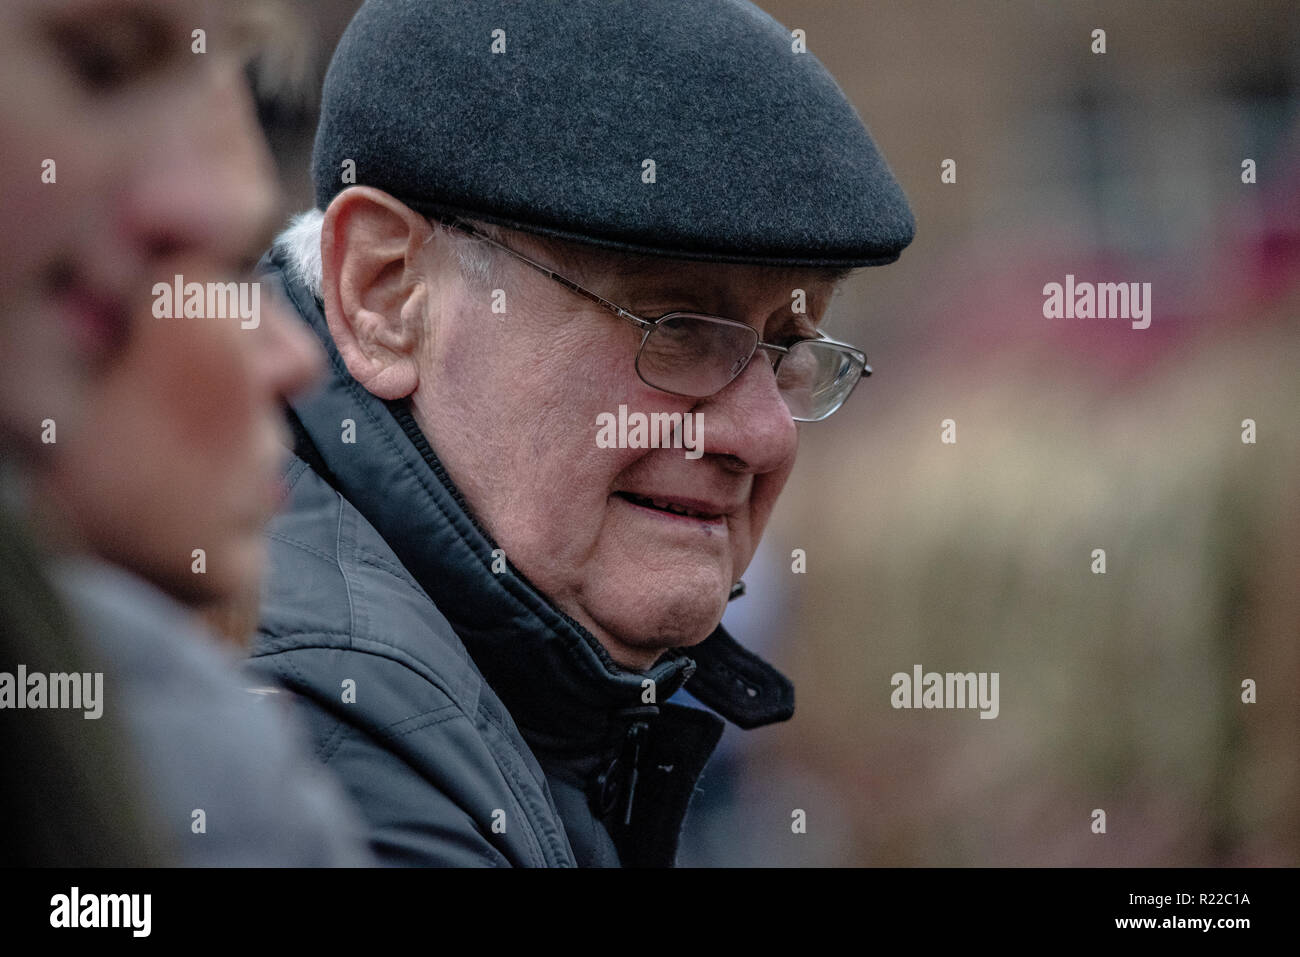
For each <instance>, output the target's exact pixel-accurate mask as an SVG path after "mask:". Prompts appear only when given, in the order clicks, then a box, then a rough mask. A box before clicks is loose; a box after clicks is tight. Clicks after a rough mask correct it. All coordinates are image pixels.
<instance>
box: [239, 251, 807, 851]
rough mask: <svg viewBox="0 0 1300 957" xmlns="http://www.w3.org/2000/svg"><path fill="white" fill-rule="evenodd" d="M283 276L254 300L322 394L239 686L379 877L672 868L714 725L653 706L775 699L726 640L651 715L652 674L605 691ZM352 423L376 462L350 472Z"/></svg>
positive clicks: (760, 708) (368, 459)
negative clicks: (282, 325)
mask: <svg viewBox="0 0 1300 957" xmlns="http://www.w3.org/2000/svg"><path fill="white" fill-rule="evenodd" d="M284 264H285V263H284V259H283V258H282V254H281V253H280V252H279V251H273V252H272V254H271V255H270V259H269V260H264V261H263V265H264V267H265V268H266V270H267V271H266V273H265V275H264V282H266V283H268V284H270V285H272V286H275V285H278V284H284V286H285V288H286V291H287V292H288V295H289V298H290V300H291V301H292V302H293V304H294V305H295V306H296V308H297V309H298V311H299V313H300V314H301V315H302V316H303V317H304V319H306V320H307V321H308V322H309V323H310V324H311V325H312V327H313V328H314V329H315V330H316V332H317V334H318V335H319V336H320V337H321V339H322V341H323V342H324V343H325V344H326V348H327V351H328V352H329V354H330V370H331V375H330V379H329V381H328V383H327V385H326V388H325V389H324V390H323V392H320V393H315V394H312V395H310V396H308V397H306V398H304V399H302V400H294V401H292V403H291V405H292V409H293V418H294V420H295V431H296V448H295V453H296V456H297V460H296V461H294V462H293V464H292V465H291V467H290V469H289V472H288V479H287V481H288V483H289V484H290V487H291V504H290V506H289V508H288V510H287V511H286V512H284V513H282V514H281V515H279V516H277V518H276V519H275V520H273V522H272V525H271V539H272V548H271V573H270V578H269V582H268V585H267V588H266V590H265V593H264V604H263V610H262V624H261V628H260V632H259V635H258V637H257V639H256V640H255V642H254V646H253V649H252V656H253V657H252V660H251V667H252V668H253V669H255V670H256V671H257V672H259V673H262V674H265V675H267V676H268V677H271V678H273V679H275V680H278V681H280V682H282V683H283V684H285V685H286V686H287V687H288V688H290V689H291V690H292V691H295V692H297V693H298V695H300V698H301V701H302V704H303V706H304V711H305V713H306V714H307V716H308V720H309V723H310V725H311V728H312V733H313V737H314V738H315V740H316V742H317V746H318V747H317V754H318V756H319V757H320V758H321V760H323V761H324V762H326V764H327V765H328V766H329V767H330V768H331V769H333V770H334V771H335V772H336V773H337V774H338V775H339V776H340V777H341V779H342V780H343V782H344V783H345V784H346V786H347V788H348V790H349V791H350V792H351V794H352V796H353V797H354V798H355V799H356V801H357V804H358V806H359V807H360V808H361V809H362V813H363V814H364V815H365V816H366V818H367V821H368V823H369V825H370V828H371V843H372V847H373V848H374V849H375V851H376V853H377V854H378V855H379V857H380V859H381V860H382V861H385V862H388V863H395V864H436V865H449V866H476V865H480V866H481V865H487V866H507V865H514V866H571V865H574V864H577V865H580V866H619V865H626V866H638V865H644V866H667V865H671V864H673V863H674V862H675V858H676V852H677V845H678V838H679V834H680V831H681V827H682V821H683V818H684V815H685V813H686V809H687V804H688V803H689V801H690V799H691V795H692V793H693V791H694V790H695V787H696V782H697V780H698V778H699V776H700V773H701V771H702V769H703V767H704V764H705V762H706V761H707V760H708V758H709V756H710V754H711V753H712V751H713V749H714V747H715V745H716V744H717V741H718V738H719V736H720V735H721V732H722V728H723V722H722V720H721V719H720V718H719V717H718V716H717V715H716V714H713V713H711V712H709V711H704V710H702V709H699V708H692V707H687V706H684V705H678V704H675V703H670V702H667V701H666V699H667V698H668V697H669V696H670V695H672V694H673V693H674V692H675V691H676V690H677V689H678V688H680V687H681V686H682V685H683V684H684V683H685V681H686V680H687V679H688V678H690V677H691V676H692V675H694V680H693V681H692V683H691V692H692V693H693V694H694V695H695V696H696V697H697V698H699V699H700V700H701V701H704V702H705V703H707V704H708V705H709V706H710V707H711V708H713V709H714V710H715V711H717V712H718V713H720V714H723V715H724V716H725V717H727V718H730V719H731V720H733V721H735V722H736V723H737V724H740V725H741V726H743V727H753V726H756V725H759V724H763V723H767V722H770V721H772V720H779V719H780V718H782V717H784V716H785V712H784V711H783V710H782V709H784V708H786V707H787V706H788V701H787V699H786V697H785V695H783V694H782V693H781V692H780V689H778V688H776V687H774V685H775V684H777V683H780V682H782V681H783V680H784V679H782V678H781V677H780V675H779V674H778V673H777V672H775V671H774V670H773V669H772V668H771V667H770V666H769V665H767V664H765V663H763V662H762V661H761V660H760V659H758V658H757V657H756V656H755V655H753V654H752V653H750V652H748V651H746V650H745V649H743V648H742V647H741V646H740V645H739V644H737V643H736V642H735V641H734V640H733V639H732V638H731V637H730V636H729V635H728V634H727V633H726V632H725V631H724V630H723V629H722V628H721V627H719V628H718V629H717V631H715V632H714V634H713V635H711V636H710V638H709V639H708V640H707V641H706V642H705V643H703V644H702V645H699V646H697V647H695V648H692V649H690V651H691V655H690V657H687V656H686V655H681V654H679V655H675V656H666V658H665V660H663V661H661V662H660V664H658V665H657V666H656V667H655V669H653V671H652V674H653V675H654V681H655V685H656V687H655V695H654V697H655V700H656V701H657V702H658V703H657V704H653V705H652V704H644V703H642V702H644V701H645V700H646V696H645V695H644V694H643V693H642V688H643V679H644V677H645V676H643V675H640V674H634V673H631V672H624V673H623V674H621V675H620V676H618V677H615V676H614V675H613V674H612V673H611V672H610V670H609V669H608V668H607V667H605V666H604V665H603V664H602V663H601V661H600V659H599V652H598V651H597V650H596V648H595V647H594V642H593V641H592V640H591V639H590V638H589V637H588V638H585V639H584V637H583V634H582V629H581V627H580V626H579V625H578V624H577V623H576V622H574V621H573V620H571V619H570V618H568V616H566V615H564V614H563V613H562V612H560V611H558V610H556V609H555V608H554V607H553V606H552V605H551V604H550V603H548V601H547V600H546V599H545V597H544V596H542V595H541V594H540V593H538V592H537V591H536V590H534V589H533V588H532V586H531V585H530V584H529V583H527V582H526V581H523V580H522V579H520V578H518V577H514V576H515V575H516V573H514V572H513V571H512V572H511V573H510V576H506V575H499V574H495V573H493V572H492V571H491V570H490V568H491V565H492V561H493V557H492V549H493V545H492V543H491V540H490V539H489V538H488V537H487V536H486V535H485V534H484V532H483V531H482V530H481V528H480V527H479V526H478V524H477V523H476V521H475V520H474V519H473V518H472V517H471V514H470V512H469V510H468V509H467V508H466V506H465V502H464V500H463V498H462V497H461V495H460V493H459V492H458V490H457V489H456V487H455V485H454V484H453V483H452V482H451V480H450V478H449V477H448V476H447V474H446V471H445V470H444V469H443V467H442V465H441V464H440V462H439V461H438V459H437V457H436V456H435V454H434V453H433V450H432V449H431V448H430V446H429V443H428V441H427V440H426V439H425V437H424V436H423V435H422V434H421V432H420V429H419V428H418V427H417V426H416V424H415V422H414V420H413V418H412V416H411V414H410V412H409V410H408V409H407V408H405V406H404V404H403V403H386V402H384V401H382V400H380V399H378V398H376V397H375V396H373V395H372V394H370V393H369V392H367V391H366V390H365V389H363V388H362V387H361V386H360V385H359V384H358V383H357V382H356V381H355V380H353V379H352V377H351V376H350V375H349V374H348V373H347V370H346V367H345V366H344V365H343V363H342V360H341V359H340V358H339V356H338V354H337V351H336V350H335V349H334V347H333V345H332V344H331V342H330V338H329V333H328V329H327V326H326V322H325V318H324V316H323V315H322V314H321V310H320V306H319V303H318V301H317V300H316V299H315V298H314V297H313V296H312V294H311V293H310V292H309V291H308V290H307V289H306V288H305V287H304V286H303V285H302V284H301V283H300V282H299V281H297V280H296V279H294V278H292V277H291V276H290V275H289V274H288V273H286V272H285V271H284ZM349 418H351V419H354V420H355V422H356V423H357V427H358V428H364V429H366V430H367V434H368V435H370V436H376V435H377V436H378V440H377V441H375V442H373V443H371V442H368V447H369V448H370V449H372V450H373V449H374V448H376V447H378V448H381V449H387V453H386V454H383V455H374V454H367V455H365V456H358V455H355V454H349V451H348V448H349V447H348V446H345V445H342V444H341V443H340V442H339V441H338V437H339V431H338V430H339V428H340V423H341V422H343V421H344V420H346V419H349ZM506 577H514V581H513V582H512V583H511V586H510V587H507V586H506V584H504V582H503V579H504V578H506ZM341 624H342V625H343V627H340V625H341ZM697 669H698V673H697ZM760 691H761V693H760ZM755 702H762V703H761V704H756V703H755ZM651 726H653V729H654V733H653V734H647V731H648V730H649V729H650V728H651Z"/></svg>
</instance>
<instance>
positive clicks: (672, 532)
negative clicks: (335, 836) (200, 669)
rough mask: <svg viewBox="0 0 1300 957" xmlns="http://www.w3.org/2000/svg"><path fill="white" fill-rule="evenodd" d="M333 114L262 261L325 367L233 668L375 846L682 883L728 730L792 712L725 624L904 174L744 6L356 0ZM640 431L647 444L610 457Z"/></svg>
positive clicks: (434, 857) (330, 92) (839, 348)
mask: <svg viewBox="0 0 1300 957" xmlns="http://www.w3.org/2000/svg"><path fill="white" fill-rule="evenodd" d="M494 37H495V39H494ZM321 115H322V121H321V125H320V128H319V130H318V132H317V139H316V146H315V156H314V178H315V186H316V198H317V206H318V208H317V209H316V210H314V211H311V212H308V213H306V214H304V215H302V216H300V217H298V218H296V219H295V221H294V223H293V224H291V226H290V228H289V229H288V230H287V231H286V232H285V233H284V234H282V236H281V237H280V238H279V239H278V240H277V242H276V243H275V246H274V248H273V250H272V252H271V253H270V254H269V257H268V258H267V260H266V275H267V277H268V279H267V281H268V284H269V283H272V282H274V283H277V284H283V287H284V288H285V290H286V292H287V295H288V297H289V299H290V300H291V301H292V302H293V304H294V306H295V307H296V308H297V310H298V312H299V313H300V314H301V316H302V319H303V320H304V321H305V322H306V323H307V324H309V325H310V327H311V328H312V329H313V330H314V332H315V333H316V334H317V335H318V336H319V337H320V338H321V341H322V342H323V343H325V345H326V348H327V351H328V353H329V357H330V379H329V382H328V385H327V387H326V389H325V390H324V391H323V392H322V393H319V394H316V395H314V396H311V397H307V398H304V399H302V400H294V401H292V403H291V405H292V413H293V418H294V423H293V424H294V429H295V433H296V434H295V438H296V442H295V453H296V456H297V458H296V460H295V461H294V462H293V464H292V466H291V468H290V470H289V477H288V480H289V482H290V483H291V485H292V505H291V509H290V510H289V511H288V512H287V513H285V514H284V515H282V516H280V517H278V518H277V519H276V521H275V522H274V524H273V543H272V574H271V579H270V583H269V586H268V589H267V592H266V600H265V602H264V605H263V613H262V621H261V627H260V630H259V635H258V638H257V640H256V642H255V644H254V648H253V659H252V664H253V666H254V667H255V668H257V669H258V670H260V671H261V672H263V673H266V674H268V675H272V676H275V677H278V678H280V679H281V680H283V681H285V682H286V683H287V684H289V685H290V686H291V687H292V688H293V689H294V690H295V691H297V692H299V694H300V700H301V701H303V703H304V704H305V705H306V712H307V714H308V716H309V719H310V722H311V725H312V727H313V730H314V733H315V736H316V739H317V741H318V742H320V744H321V747H322V748H323V749H327V750H328V757H327V761H328V764H329V766H330V767H332V768H333V769H335V770H336V771H337V772H338V774H339V775H340V777H341V778H342V779H343V780H344V782H345V783H346V784H347V786H348V788H349V789H350V791H351V793H352V795H353V796H354V797H355V798H356V799H357V801H358V804H359V805H360V807H361V809H362V812H363V813H364V814H365V816H366V818H367V821H368V823H369V826H370V829H371V840H372V845H373V847H374V848H375V849H376V851H377V852H378V853H379V855H380V856H381V858H382V859H384V860H386V861H390V862H400V863H409V864H440V865H489V866H505V865H525V866H568V865H574V864H578V865H587V866H618V865H651V866H657V865H671V864H672V863H674V862H675V859H676V852H677V845H678V838H679V833H680V831H681V826H682V821H683V817H684V815H685V813H686V809H687V804H688V802H689V801H690V798H691V795H692V793H693V791H694V790H695V788H696V782H697V780H698V779H699V776H700V774H701V771H702V769H703V768H704V765H705V763H706V761H707V760H708V758H709V756H710V754H711V752H712V751H713V749H714V747H715V745H716V744H717V741H718V737H719V735H720V733H721V730H722V727H723V721H722V719H721V718H720V717H719V716H718V715H721V716H722V718H726V719H729V720H731V721H733V722H735V723H736V724H737V725H739V726H740V727H743V728H754V727H758V726H761V725H765V724H770V723H772V722H775V721H781V720H785V719H787V718H789V717H790V716H791V714H792V712H793V707H794V702H793V688H792V687H791V685H790V683H789V681H787V680H786V678H785V677H784V676H782V675H781V674H780V673H779V672H777V671H776V670H775V669H774V668H772V667H771V666H770V665H769V664H767V663H766V662H765V661H763V660H762V659H761V658H759V657H758V656H757V655H755V654H753V653H751V652H749V651H748V650H746V649H745V648H744V647H743V646H742V645H740V644H739V643H738V642H737V641H735V640H734V639H733V638H732V637H731V636H730V635H729V634H727V632H726V631H725V630H724V629H722V628H721V627H720V626H719V622H720V619H721V617H722V613H723V609H724V608H725V607H726V605H727V602H728V599H729V597H730V596H732V595H733V594H735V593H736V592H737V591H738V590H739V589H738V588H737V585H738V583H739V580H740V577H741V575H742V574H743V573H744V571H745V568H746V566H747V565H748V563H749V561H750V559H751V557H752V555H753V553H754V548H755V546H756V544H757V542H758V539H759V537H760V536H761V535H762V532H763V529H764V526H765V525H766V523H767V520H768V517H769V515H770V513H771V510H772V507H773V505H774V504H775V501H776V497H777V495H778V494H779V492H780V491H781V488H782V486H783V484H784V483H785V480H786V478H787V477H788V475H789V474H790V470H791V468H792V466H793V463H794V457H795V451H796V446H797V438H798V426H797V423H798V422H808V421H817V420H819V419H822V418H825V417H826V416H829V415H830V414H831V413H832V412H834V411H835V410H836V409H838V408H839V406H840V404H841V403H842V401H843V400H844V399H845V398H846V397H847V395H848V394H849V392H850V391H851V390H852V389H853V387H854V386H855V385H856V384H857V382H858V381H859V377H860V376H861V375H862V374H863V372H864V366H865V356H864V355H863V354H862V353H861V352H860V351H859V350H857V349H856V348H854V347H852V346H848V345H845V344H843V343H837V342H834V341H833V340H830V339H829V338H827V337H825V335H824V333H823V332H822V331H821V330H820V329H819V328H818V326H819V323H820V322H821V320H822V318H823V317H824V315H825V310H826V307H827V305H828V303H829V300H830V298H831V296H832V293H833V292H834V290H835V288H836V284H837V282H838V281H839V280H841V279H842V278H843V277H844V276H845V275H846V274H847V273H848V272H849V271H850V270H851V269H852V268H854V267H858V266H870V265H881V264H885V263H889V262H892V261H894V260H895V259H896V258H897V257H898V255H899V253H900V251H901V250H902V249H903V247H905V246H906V245H907V244H908V243H909V242H910V240H911V237H912V230H913V224H912V218H911V213H910V210H909V209H908V206H907V203H906V200H905V198H904V197H903V194H902V191H901V190H900V188H899V186H898V184H897V183H896V182H895V180H894V178H893V176H892V175H891V173H890V171H889V169H888V167H887V165H886V164H885V162H884V159H883V158H882V157H881V155H880V154H879V152H878V151H877V149H876V147H875V144H874V143H873V141H872V139H871V137H870V135H869V134H868V132H867V130H866V129H865V127H864V126H863V124H862V122H861V120H860V119H859V117H858V116H857V114H856V113H855V111H854V110H853V108H852V106H851V105H850V104H849V103H848V101H847V100H846V99H845V97H844V95H843V93H842V92H841V91H840V89H839V88H838V86H837V85H836V84H835V81H834V80H833V79H832V78H831V77H830V75H829V74H828V73H827V72H826V70H825V69H824V68H823V67H822V66H821V65H820V64H819V63H818V62H817V61H816V59H815V58H813V56H812V55H811V54H809V53H806V52H805V51H803V50H802V49H800V47H799V43H798V42H797V41H792V36H791V33H790V32H789V31H787V30H786V29H785V28H784V27H782V26H781V25H779V24H778V23H776V22H775V21H773V20H772V19H771V18H769V17H768V16H767V15H766V14H764V13H763V12H762V11H760V10H758V9H757V8H755V7H754V6H752V5H750V4H748V3H744V2H735V0H731V2H720V3H710V4H699V3H695V2H680V0H677V2H663V3H655V4H648V5H636V6H622V5H617V6H610V5H608V4H606V3H603V2H602V3H597V2H591V0H584V2H578V3H571V4H565V5H562V6H557V5H552V4H517V3H504V2H490V3H482V4H474V5H470V6H466V5H461V4H454V3H450V2H403V0H397V2H382V0H378V2H370V3H367V4H365V5H364V6H363V7H362V9H361V10H360V12H359V13H358V15H357V17H356V18H355V19H354V20H353V22H352V23H351V25H350V26H349V28H348V30H347V32H346V33H345V35H344V37H343V39H342V40H341V42H340V45H339V47H338V50H337V51H336V53H335V55H334V58H333V61H332V64H331V67H330V70H329V73H328V75H327V77H326V80H325V86H324V94H323V102H322V111H321ZM628 413H630V414H631V415H634V416H635V415H642V416H644V415H647V414H652V415H660V416H662V417H665V418H667V417H675V419H672V418H669V419H668V421H669V422H670V423H671V428H672V430H673V433H672V435H671V436H670V435H669V430H668V429H665V430H663V431H662V432H661V433H659V434H658V435H657V436H656V439H655V443H654V445H653V446H651V445H650V442H649V440H648V437H647V436H646V435H645V433H644V431H643V432H642V435H641V438H640V439H639V440H638V439H636V438H625V439H623V438H620V439H618V440H615V437H614V436H613V435H612V434H606V435H605V436H604V437H603V438H602V437H601V435H600V434H599V430H600V428H601V427H602V426H601V423H602V420H603V421H604V423H605V426H606V427H608V426H609V424H610V422H611V421H612V420H613V419H615V418H616V417H620V416H623V415H625V414H628ZM629 421H630V420H629ZM659 421H660V422H662V421H663V419H662V418H661V419H660V420H659ZM691 426H698V428H697V430H696V432H695V434H694V437H691V436H689V435H688V431H687V430H688V429H689V428H690V427H691ZM692 438H693V439H694V442H695V444H694V445H691V444H690V443H691V442H692ZM701 440H702V441H701ZM688 446H690V447H688ZM688 680H689V682H690V683H689V691H690V693H691V694H692V695H693V696H694V697H695V698H696V699H697V700H698V701H700V702H702V703H703V704H704V705H706V706H707V708H709V709H712V710H705V709H703V708H697V707H690V706H686V705H682V704H678V703H675V702H669V701H668V700H667V699H668V698H669V697H670V696H671V695H673V694H674V693H675V692H677V691H678V690H679V689H681V688H682V687H683V685H685V684H686V683H687V682H688ZM713 712H717V713H716V714H715V713H713Z"/></svg>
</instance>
